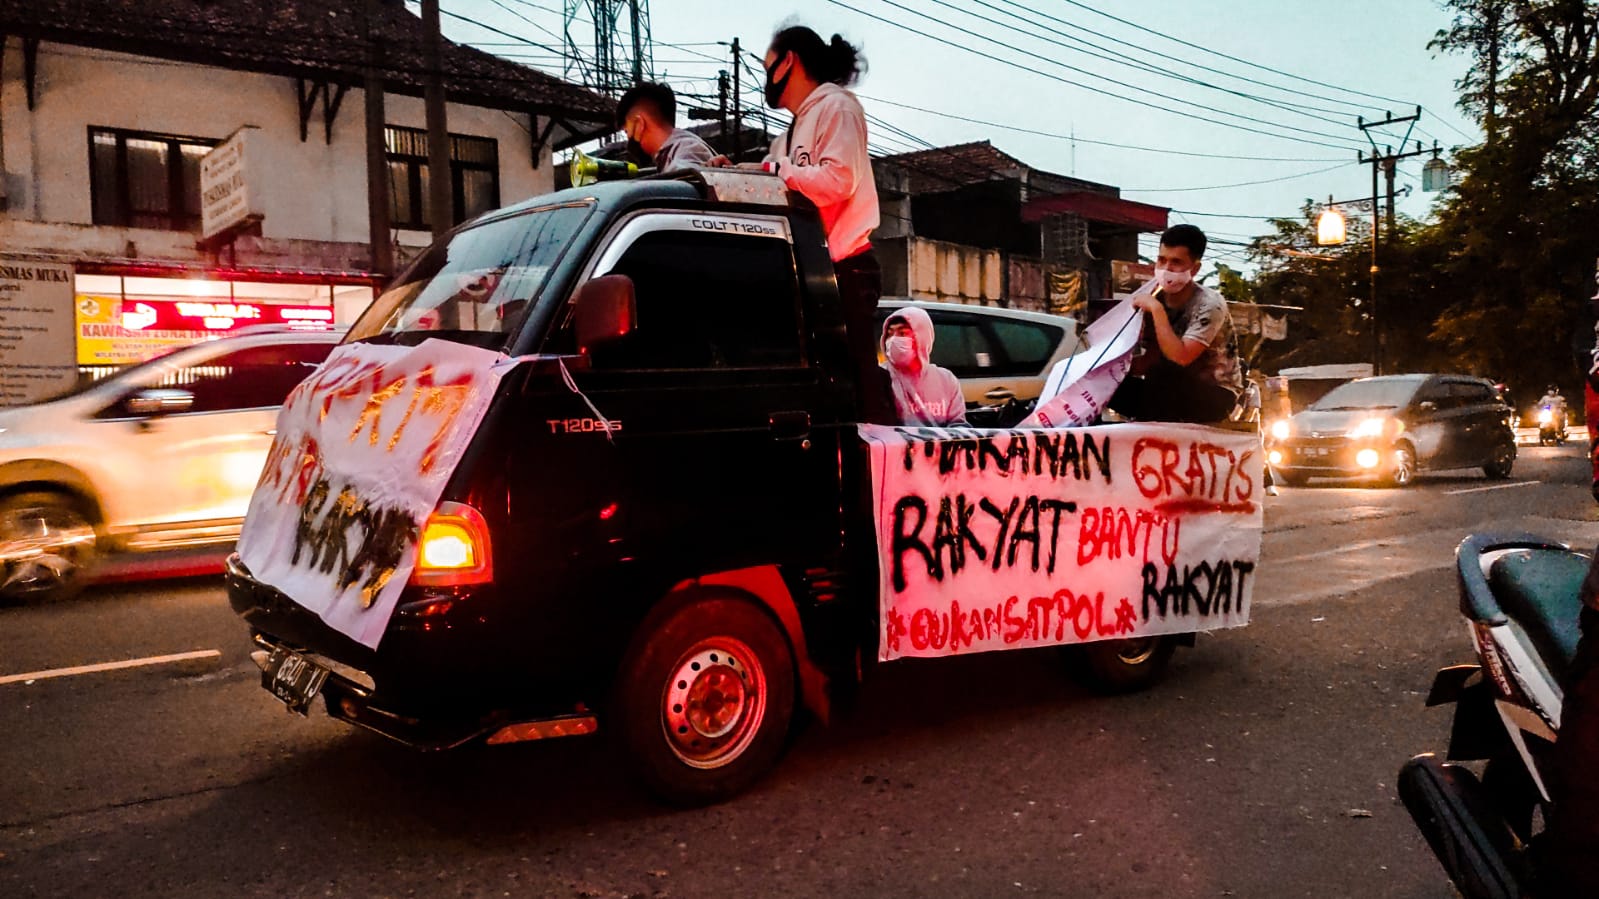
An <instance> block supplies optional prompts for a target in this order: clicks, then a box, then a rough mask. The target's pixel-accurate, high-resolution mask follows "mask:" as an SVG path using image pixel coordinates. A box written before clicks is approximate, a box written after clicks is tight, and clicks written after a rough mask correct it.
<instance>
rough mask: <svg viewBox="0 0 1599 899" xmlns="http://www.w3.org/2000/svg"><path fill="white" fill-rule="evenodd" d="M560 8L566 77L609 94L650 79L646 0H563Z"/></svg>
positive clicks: (652, 66) (651, 52) (652, 68)
mask: <svg viewBox="0 0 1599 899" xmlns="http://www.w3.org/2000/svg"><path fill="white" fill-rule="evenodd" d="M565 10H566V11H565V16H564V19H565V25H566V29H565V30H566V35H565V37H566V70H565V75H566V77H567V78H574V77H575V79H576V80H579V81H581V82H582V83H583V84H585V85H587V86H589V87H591V88H594V89H595V90H597V91H600V92H601V93H605V94H610V95H612V96H615V95H617V94H620V93H621V92H622V91H625V90H627V89H628V88H629V87H631V86H632V85H633V84H634V83H636V82H639V81H649V80H652V79H654V77H655V62H654V55H655V54H654V47H653V45H652V44H651V42H650V4H649V0H566V7H565ZM590 35H592V36H593V51H592V52H586V50H585V48H584V44H585V41H584V39H585V38H587V37H589V36H590Z"/></svg>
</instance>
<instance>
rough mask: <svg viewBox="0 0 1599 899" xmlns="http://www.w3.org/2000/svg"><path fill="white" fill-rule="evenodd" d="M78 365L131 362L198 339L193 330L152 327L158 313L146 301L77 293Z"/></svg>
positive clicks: (75, 306)
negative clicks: (124, 300) (125, 301)
mask: <svg viewBox="0 0 1599 899" xmlns="http://www.w3.org/2000/svg"><path fill="white" fill-rule="evenodd" d="M72 314H73V319H74V321H75V322H76V325H77V331H76V333H77V335H78V364H79V365H129V364H131V363H134V362H143V361H144V360H146V359H151V358H154V357H156V356H159V355H161V354H163V353H168V352H171V351H172V350H175V349H177V348H179V347H186V346H188V345H189V344H191V343H194V342H195V339H196V338H197V337H200V336H202V335H200V334H196V333H195V332H194V331H192V330H163V329H160V328H156V327H153V325H155V323H156V318H157V314H156V311H155V309H154V308H153V307H152V306H150V305H149V304H147V303H140V302H138V301H129V302H128V303H126V304H124V303H123V301H122V299H121V298H120V297H104V296H94V295H91V294H78V295H77V297H76V298H75V302H74V303H73V313H72Z"/></svg>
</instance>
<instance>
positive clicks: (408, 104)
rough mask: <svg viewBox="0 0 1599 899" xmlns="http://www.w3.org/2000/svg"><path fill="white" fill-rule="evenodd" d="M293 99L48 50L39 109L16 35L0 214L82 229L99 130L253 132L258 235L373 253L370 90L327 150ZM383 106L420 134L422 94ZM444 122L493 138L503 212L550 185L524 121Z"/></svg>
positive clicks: (250, 86)
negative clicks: (4, 203)
mask: <svg viewBox="0 0 1599 899" xmlns="http://www.w3.org/2000/svg"><path fill="white" fill-rule="evenodd" d="M298 100H299V98H298V95H297V92H296V89H295V81H294V79H292V78H280V77H277V76H272V75H260V74H254V73H249V72H234V71H230V70H226V69H216V68H208V67H202V66H196V65H190V64H185V63H172V62H167V61H164V60H155V59H148V58H144V57H135V56H128V55H124V54H113V53H106V52H103V51H98V50H90V49H87V48H81V47H72V46H65V45H61V44H51V43H41V44H40V45H39V56H38V83H37V89H36V104H35V108H34V110H33V111H32V112H30V111H29V110H28V108H27V100H26V94H25V93H24V85H23V73H22V50H21V45H20V39H17V38H11V39H9V40H8V42H7V46H6V47H5V57H4V70H3V72H0V153H3V159H0V163H3V170H4V172H5V173H6V174H7V175H8V177H7V178H6V182H5V183H6V186H7V188H8V190H7V193H8V201H9V209H8V210H7V211H6V212H4V213H0V217H4V216H12V217H19V218H24V219H28V220H32V221H36V222H60V223H74V224H85V225H87V224H90V223H91V222H92V221H93V209H92V207H91V204H90V184H89V136H88V129H89V127H90V126H91V125H92V126H100V127H107V128H123V129H129V130H138V131H150V132H157V133H164V134H173V135H179V136H184V137H205V138H214V139H221V138H225V137H227V136H228V135H229V134H230V133H232V132H233V131H234V130H235V129H237V128H239V127H240V126H243V125H255V126H257V127H259V128H260V129H261V132H260V135H259V137H260V140H259V141H254V140H253V139H252V162H253V161H254V160H255V159H258V158H265V159H267V160H268V166H267V171H265V172H263V173H261V174H260V175H259V176H258V175H257V174H256V173H254V172H252V173H251V180H252V181H253V182H255V183H256V184H258V185H259V187H253V190H255V191H258V192H259V194H260V196H261V198H262V206H263V208H262V211H263V212H264V214H265V218H264V220H263V222H262V236H263V237H265V238H267V239H297V240H312V241H337V242H351V243H364V242H366V240H367V236H368V235H367V223H366V151H365V140H366V136H365V131H366V129H365V118H364V112H363V105H364V98H363V95H362V92H361V91H359V90H350V91H348V92H347V93H346V94H345V97H344V100H343V103H342V104H341V106H340V107H339V114H338V117H337V118H336V119H335V120H334V123H333V140H332V143H331V144H327V143H325V139H324V131H323V124H322V123H323V119H322V105H321V101H320V100H318V102H317V106H316V108H315V110H314V111H313V112H312V114H311V121H310V133H309V139H308V140H306V141H305V142H303V143H302V142H301V141H300V125H299V109H298ZM386 107H387V108H386V113H387V120H388V122H389V124H392V125H406V126H410V127H417V128H420V127H423V126H424V125H425V116H424V112H423V105H422V100H421V99H420V98H414V97H403V96H394V95H390V96H388V97H387V98H386ZM447 116H448V121H449V130H450V131H451V132H452V133H456V134H468V135H473V136H478V137H488V138H493V139H495V140H496V141H497V142H498V144H499V158H500V200H501V202H502V203H504V204H506V205H509V204H511V203H515V202H519V201H521V200H523V199H526V198H527V197H530V196H535V195H537V194H540V193H546V192H548V191H550V190H551V189H552V186H553V183H554V175H553V167H552V165H551V162H550V151H549V149H548V148H545V150H544V152H543V154H542V158H541V160H540V165H539V167H538V168H537V169H534V168H533V167H532V165H531V162H530V159H529V155H530V147H531V145H532V140H531V137H530V136H529V133H528V129H529V127H530V123H529V121H528V116H527V115H526V114H523V113H511V114H507V113H504V112H501V111H499V110H491V109H480V108H474V107H465V106H460V105H457V104H451V105H450V106H449V108H448V112H447ZM255 144H259V146H260V149H259V150H256V149H255V146H254V145H255ZM416 236H417V237H425V235H420V234H418V235H416ZM402 237H406V238H409V237H410V235H402ZM406 242H410V240H407V241H406Z"/></svg>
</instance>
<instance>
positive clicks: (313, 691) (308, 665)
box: [261, 648, 328, 715]
mask: <svg viewBox="0 0 1599 899" xmlns="http://www.w3.org/2000/svg"><path fill="white" fill-rule="evenodd" d="M327 679H328V669H326V668H323V667H322V666H321V665H318V664H317V663H315V662H313V661H311V660H310V659H307V658H306V657H305V656H302V655H300V654H299V653H297V652H292V651H290V650H287V649H282V648H279V649H274V650H272V655H271V656H269V657H268V658H267V664H266V668H265V669H263V670H262V671H261V686H263V687H265V688H266V689H267V691H268V692H270V693H271V694H272V695H273V696H276V697H277V698H278V699H281V700H282V701H283V704H284V705H286V706H288V707H289V711H291V712H299V713H300V714H301V715H304V714H305V713H306V709H308V708H310V706H311V700H313V699H315V698H316V695H317V694H318V693H320V692H321V691H322V683H323V682H324V681H326V680H327Z"/></svg>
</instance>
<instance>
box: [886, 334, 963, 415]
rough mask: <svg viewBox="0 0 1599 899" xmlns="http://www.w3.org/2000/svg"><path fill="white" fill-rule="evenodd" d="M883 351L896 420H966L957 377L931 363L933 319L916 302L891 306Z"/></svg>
mask: <svg viewBox="0 0 1599 899" xmlns="http://www.w3.org/2000/svg"><path fill="white" fill-rule="evenodd" d="M883 355H884V356H886V357H887V359H886V361H884V362H883V369H884V370H885V371H887V372H888V379H889V384H890V386H891V388H892V392H893V394H894V411H895V413H896V414H897V416H898V419H897V420H898V423H899V424H901V425H910V426H915V425H931V426H934V427H938V426H944V425H963V424H966V400H965V398H963V397H962V396H961V383H960V380H959V379H957V378H956V377H955V375H954V373H953V372H951V371H950V370H949V369H947V368H944V367H943V366H939V365H934V364H933V358H932V357H933V320H932V319H931V318H929V317H928V315H927V312H926V310H924V309H920V308H918V307H916V306H905V307H904V308H901V309H896V310H894V312H893V314H891V315H890V316H889V317H888V320H887V321H885V322H883Z"/></svg>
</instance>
